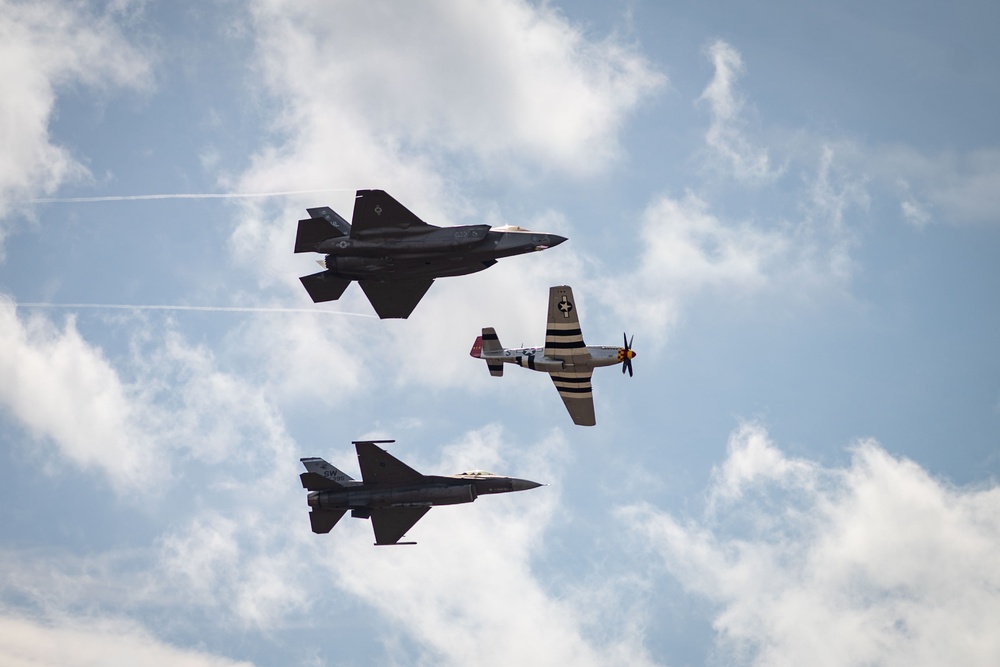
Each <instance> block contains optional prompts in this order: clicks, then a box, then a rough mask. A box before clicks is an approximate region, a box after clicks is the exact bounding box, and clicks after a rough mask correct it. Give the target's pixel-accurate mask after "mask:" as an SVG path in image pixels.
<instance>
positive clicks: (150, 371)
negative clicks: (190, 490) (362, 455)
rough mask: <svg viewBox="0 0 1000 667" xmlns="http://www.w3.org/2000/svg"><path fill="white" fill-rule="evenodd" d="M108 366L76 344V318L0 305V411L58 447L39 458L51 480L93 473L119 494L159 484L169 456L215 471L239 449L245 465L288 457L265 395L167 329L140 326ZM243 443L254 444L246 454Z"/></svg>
mask: <svg viewBox="0 0 1000 667" xmlns="http://www.w3.org/2000/svg"><path fill="white" fill-rule="evenodd" d="M116 363H117V364H118V365H117V366H116V365H115V364H113V363H112V362H111V361H110V360H109V359H108V358H106V356H105V355H104V353H103V351H102V350H101V349H100V348H99V347H96V346H94V345H91V344H90V343H88V342H87V341H85V340H84V339H83V337H82V336H81V335H80V333H79V331H78V330H77V328H76V324H75V319H74V318H72V317H71V318H67V320H66V323H65V325H64V327H63V328H62V329H59V328H57V327H56V326H54V325H53V324H52V323H51V322H49V321H48V320H47V319H45V318H44V317H42V316H40V315H34V316H27V317H21V316H19V312H18V309H17V307H16V305H15V304H13V303H12V302H10V301H7V300H0V405H2V406H3V407H5V408H6V409H7V411H8V412H9V414H10V415H11V416H12V417H13V418H14V419H15V420H16V421H17V422H19V423H20V424H21V425H23V427H24V428H25V429H27V431H28V432H29V433H30V434H31V435H32V436H34V437H35V438H36V439H37V442H38V443H40V444H42V445H48V444H52V445H54V446H55V447H56V449H57V450H58V451H59V453H60V454H61V455H62V458H61V459H60V458H59V457H51V456H42V455H41V454H40V453H39V455H38V456H37V458H38V459H39V460H43V461H45V462H46V466H47V467H48V468H49V469H50V471H51V472H52V473H54V474H58V475H65V474H67V470H66V469H65V466H67V464H68V465H71V466H79V467H81V468H83V469H96V470H99V471H101V472H102V473H103V474H105V475H107V477H108V479H109V481H110V482H111V483H112V485H114V486H115V487H116V488H117V489H119V490H125V489H132V488H150V485H151V484H152V483H153V482H158V483H159V484H160V485H162V484H165V483H167V482H168V481H169V478H170V474H171V469H172V466H173V464H176V463H177V462H178V460H173V459H171V457H170V454H172V453H176V452H182V453H183V455H184V457H189V458H192V459H195V460H198V461H202V462H212V463H217V462H220V461H223V460H224V459H226V458H227V457H229V456H231V455H233V454H234V453H235V452H237V451H240V452H242V456H241V461H242V462H243V464H244V465H246V464H252V463H258V464H263V465H265V466H269V465H270V460H271V459H270V457H272V456H273V457H280V456H282V455H289V456H290V455H291V451H292V446H291V444H290V441H289V439H288V437H287V435H286V434H285V432H284V423H283V421H282V419H281V417H280V416H279V415H278V413H277V411H276V409H275V407H274V406H273V404H272V403H271V401H270V400H269V399H268V397H267V393H266V391H265V390H264V389H262V388H259V387H254V386H252V385H249V384H248V383H247V382H246V381H245V380H244V379H242V378H240V377H238V376H236V375H234V374H232V373H228V372H225V371H223V370H221V369H219V367H218V365H217V362H216V360H215V358H214V356H213V355H212V354H211V353H210V352H209V351H208V350H207V349H206V348H204V347H199V346H194V345H191V344H189V343H187V342H186V341H185V340H184V339H183V338H182V337H181V336H180V335H179V334H177V333H175V332H172V331H170V329H169V328H168V329H167V331H166V332H165V333H161V334H158V335H156V336H153V335H151V334H149V333H148V332H147V331H146V330H145V329H144V328H143V327H142V326H141V325H140V326H139V327H138V328H137V329H135V331H134V332H133V337H132V352H131V355H130V356H129V355H127V356H125V357H124V358H122V359H119V360H117V362H116ZM248 440H250V441H253V442H255V443H256V445H257V446H256V447H254V448H253V449H249V450H248V449H246V448H245V447H244V445H245V443H246V442H247V441H248ZM156 488H162V486H161V487H156Z"/></svg>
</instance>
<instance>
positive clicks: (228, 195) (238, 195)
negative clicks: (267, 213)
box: [25, 188, 352, 204]
mask: <svg viewBox="0 0 1000 667" xmlns="http://www.w3.org/2000/svg"><path fill="white" fill-rule="evenodd" d="M351 191H352V190H351V189H350V188H323V189H320V190H286V191H284V192H195V193H175V194H160V195H108V196H106V197H42V198H40V199H28V200H26V202H25V203H27V204H83V203H91V202H101V201H146V200H149V199H252V198H263V197H288V196H291V195H309V194H316V193H320V192H351Z"/></svg>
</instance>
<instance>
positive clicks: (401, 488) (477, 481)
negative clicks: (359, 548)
mask: <svg viewBox="0 0 1000 667" xmlns="http://www.w3.org/2000/svg"><path fill="white" fill-rule="evenodd" d="M539 486H541V484H538V483H537V482H532V481H530V480H526V479H518V478H516V477H502V476H499V475H493V474H490V473H483V472H480V471H473V472H470V473H462V474H460V475H454V476H438V475H427V476H425V477H424V480H423V481H421V482H417V483H413V484H403V485H398V486H386V485H378V484H363V483H352V484H350V485H348V486H344V487H343V488H339V489H328V490H324V491H311V492H310V493H309V497H308V502H309V506H310V507H313V508H315V509H320V510H348V509H349V510H370V509H381V508H386V507H432V506H435V505H458V504H461V503H471V502H473V501H475V499H476V498H477V497H479V496H481V495H489V494H494V493H510V492H512V491H526V490H528V489H534V488H536V487H539Z"/></svg>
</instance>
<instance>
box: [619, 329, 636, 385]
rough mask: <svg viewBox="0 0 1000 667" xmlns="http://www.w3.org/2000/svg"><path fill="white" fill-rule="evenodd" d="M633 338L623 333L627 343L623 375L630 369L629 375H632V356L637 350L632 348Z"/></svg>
mask: <svg viewBox="0 0 1000 667" xmlns="http://www.w3.org/2000/svg"><path fill="white" fill-rule="evenodd" d="M634 338H635V335H634V334H633V335H632V338H629V337H628V336H627V335H626V334H624V333H623V334H622V342H623V343H624V344H625V353H624V354H623V355H622V375H625V371H626V370H628V376H629V377H632V358H633V357H635V351H634V350H632V339H634Z"/></svg>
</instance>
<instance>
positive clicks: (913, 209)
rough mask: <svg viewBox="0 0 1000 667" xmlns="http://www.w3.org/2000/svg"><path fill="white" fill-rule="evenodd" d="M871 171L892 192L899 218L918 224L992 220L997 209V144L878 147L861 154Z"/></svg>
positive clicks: (999, 157)
mask: <svg viewBox="0 0 1000 667" xmlns="http://www.w3.org/2000/svg"><path fill="white" fill-rule="evenodd" d="M866 160H867V163H868V167H869V168H870V169H871V170H872V172H873V176H876V177H878V178H879V179H880V180H881V181H882V182H884V183H885V184H886V185H887V186H889V187H890V188H893V189H894V190H895V191H896V194H897V195H898V196H899V198H900V205H901V209H902V212H903V216H904V218H905V219H906V220H907V221H908V222H910V223H912V224H914V225H915V226H917V227H923V226H924V225H926V224H927V223H929V222H932V221H938V222H946V223H952V224H963V223H964V224H968V223H996V221H997V220H998V216H997V210H1000V149H998V148H982V149H979V150H976V151H971V152H968V153H958V152H956V151H944V152H941V153H940V154H937V155H933V154H927V153H925V152H921V151H918V150H916V149H913V148H910V147H907V146H880V147H875V148H873V149H872V150H871V151H870V155H868V156H866Z"/></svg>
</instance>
